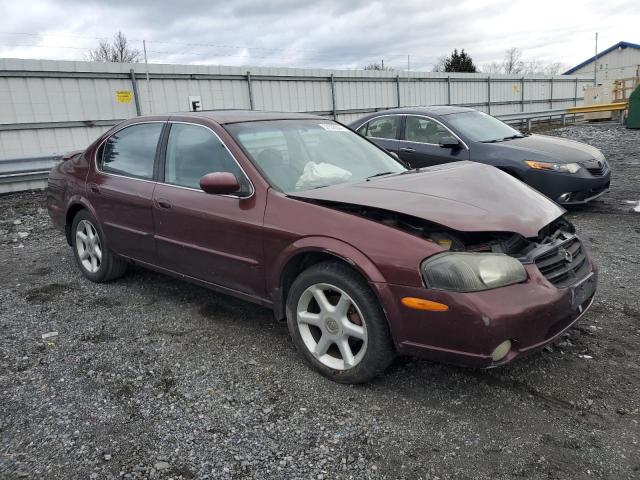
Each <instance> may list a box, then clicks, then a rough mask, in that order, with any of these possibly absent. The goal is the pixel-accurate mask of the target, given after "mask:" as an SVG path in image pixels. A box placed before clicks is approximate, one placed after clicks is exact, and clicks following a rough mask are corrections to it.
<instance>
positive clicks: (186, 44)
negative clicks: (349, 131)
mask: <svg viewBox="0 0 640 480" xmlns="http://www.w3.org/2000/svg"><path fill="white" fill-rule="evenodd" d="M0 35H28V36H34V37H60V38H67V37H68V38H86V39H91V40H108V39H109V38H110V37H93V36H84V35H73V34H55V33H51V34H49V33H35V32H6V31H0ZM127 40H128V41H130V42H140V43H142V41H143V39H136V38H129V37H127ZM145 40H146V41H147V44H161V45H176V46H184V47H210V48H225V49H237V50H263V51H273V52H288V53H315V55H316V56H334V55H335V54H333V53H327V52H324V51H322V50H318V49H291V48H289V47H279V48H274V47H256V46H246V45H245V46H243V45H224V44H215V43H190V42H176V41H166V40H150V39H145ZM25 46H26V45H25ZM156 53H164V52H159V51H156ZM341 53H342V54H343V55H353V56H359V55H362V52H360V51H355V50H352V51H344V50H343V51H341ZM374 56H375V57H376V58H380V57H387V58H389V57H391V58H395V57H402V58H406V56H407V53H406V52H403V53H385V54H384V55H381V54H380V53H375V54H371V57H372V58H373V57H374ZM411 56H412V57H413V58H422V59H429V60H432V57H430V56H426V55H414V54H411ZM314 58H317V57H314Z"/></svg>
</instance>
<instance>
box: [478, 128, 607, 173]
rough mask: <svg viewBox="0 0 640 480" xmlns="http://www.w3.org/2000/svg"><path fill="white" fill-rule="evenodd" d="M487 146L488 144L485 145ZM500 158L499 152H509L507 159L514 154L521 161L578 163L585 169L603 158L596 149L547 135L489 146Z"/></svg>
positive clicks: (515, 139)
mask: <svg viewBox="0 0 640 480" xmlns="http://www.w3.org/2000/svg"><path fill="white" fill-rule="evenodd" d="M487 145H489V144H487ZM490 145H491V146H492V147H494V148H495V152H496V154H497V155H498V156H500V152H505V155H506V154H507V153H506V151H509V157H507V158H513V156H514V154H515V155H517V156H519V157H520V159H521V160H539V161H544V162H552V163H580V164H583V165H584V166H585V167H591V166H597V162H598V161H603V160H604V156H603V155H602V153H601V152H600V150H598V149H597V148H594V147H592V146H590V145H587V144H585V143H580V142H574V141H573V140H567V139H566V138H558V137H549V136H547V135H529V136H527V137H523V138H514V139H513V140H505V141H504V142H496V143H491V144H490Z"/></svg>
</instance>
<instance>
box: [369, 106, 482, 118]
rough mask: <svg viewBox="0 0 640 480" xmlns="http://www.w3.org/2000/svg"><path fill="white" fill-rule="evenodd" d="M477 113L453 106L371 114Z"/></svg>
mask: <svg viewBox="0 0 640 480" xmlns="http://www.w3.org/2000/svg"><path fill="white" fill-rule="evenodd" d="M473 111H475V110H474V109H473V108H468V107H456V106H452V105H430V106H426V107H401V108H392V109H390V110H380V111H379V112H376V113H375V114H373V113H372V114H371V116H375V115H379V114H385V113H387V114H388V113H399V114H403V113H415V114H418V115H420V114H425V113H426V114H431V115H450V114H452V113H462V112H473Z"/></svg>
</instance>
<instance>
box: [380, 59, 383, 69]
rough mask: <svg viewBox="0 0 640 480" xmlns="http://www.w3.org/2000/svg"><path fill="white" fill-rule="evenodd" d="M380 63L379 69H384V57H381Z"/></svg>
mask: <svg viewBox="0 0 640 480" xmlns="http://www.w3.org/2000/svg"><path fill="white" fill-rule="evenodd" d="M380 63H381V65H382V67H381V69H382V70H384V58H383V59H382V62H380Z"/></svg>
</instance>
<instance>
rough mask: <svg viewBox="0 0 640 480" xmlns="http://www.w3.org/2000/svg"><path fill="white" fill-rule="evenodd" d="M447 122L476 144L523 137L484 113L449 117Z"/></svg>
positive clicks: (457, 114)
mask: <svg viewBox="0 0 640 480" xmlns="http://www.w3.org/2000/svg"><path fill="white" fill-rule="evenodd" d="M445 118H446V120H447V122H449V123H450V124H451V126H452V127H454V128H455V129H456V130H458V132H459V133H461V134H462V135H465V136H467V137H468V138H469V139H471V140H473V141H474V142H501V141H503V140H509V139H511V138H520V137H523V136H524V135H522V133H520V132H519V131H518V130H516V129H514V128H511V127H510V126H509V125H507V124H506V123H502V122H501V121H500V120H498V119H497V118H494V117H492V116H491V115H487V114H486V113H483V112H478V111H473V112H463V113H452V114H451V115H447V116H446V117H445Z"/></svg>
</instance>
